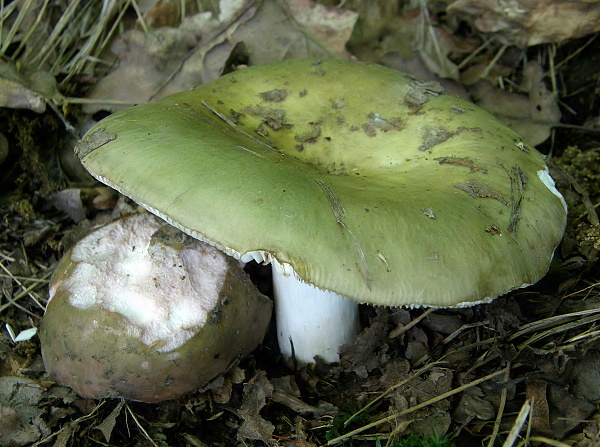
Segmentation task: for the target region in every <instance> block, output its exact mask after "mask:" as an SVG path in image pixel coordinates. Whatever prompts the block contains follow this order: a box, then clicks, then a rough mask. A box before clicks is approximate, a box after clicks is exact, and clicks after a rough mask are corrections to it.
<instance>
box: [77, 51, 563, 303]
mask: <svg viewBox="0 0 600 447" xmlns="http://www.w3.org/2000/svg"><path fill="white" fill-rule="evenodd" d="M76 152H77V154H78V156H79V157H80V159H81V161H82V162H83V164H84V166H85V167H86V168H87V169H88V170H89V171H90V172H91V173H92V174H93V175H94V176H95V177H96V178H98V179H99V180H101V181H102V182H104V183H107V184H108V185H110V186H112V187H114V188H115V189H117V190H118V191H120V192H122V193H123V194H125V195H127V196H129V197H131V198H132V199H133V200H135V201H136V202H138V203H140V204H141V205H143V206H144V207H146V208H147V209H148V210H150V211H152V212H154V213H156V214H158V215H160V216H162V217H163V218H165V219H166V220H167V221H169V222H170V223H172V224H174V225H176V226H177V227H179V228H180V229H183V230H184V231H186V232H187V233H189V234H191V235H192V236H194V237H197V238H199V239H202V240H205V241H207V242H209V243H211V244H213V245H215V246H216V247H218V248H220V249H222V250H224V251H225V252H226V253H228V254H230V255H233V256H236V257H237V258H240V259H242V260H248V259H252V258H253V259H257V260H258V261H270V260H271V258H272V257H274V258H276V259H277V260H278V261H279V262H280V263H282V264H283V265H284V267H287V268H288V271H291V269H293V271H294V272H295V274H296V275H297V276H298V277H299V278H300V279H301V280H303V281H305V282H308V283H311V284H314V285H315V286H316V287H319V288H322V289H326V290H331V291H334V292H336V293H338V294H340V295H344V296H346V297H349V298H352V299H355V300H357V301H360V302H364V303H371V304H378V305H412V306H421V305H427V306H436V307H446V306H456V305H469V304H475V303H477V302H481V301H485V300H490V299H492V298H495V297H496V296H498V295H501V294H504V293H506V292H509V291H510V290H512V289H515V288H518V287H523V286H526V285H529V284H532V283H535V282H536V281H538V280H539V279H540V278H541V277H542V276H543V275H544V274H545V273H546V271H547V269H548V266H549V263H550V261H551V259H552V255H553V252H554V249H555V247H556V246H557V244H558V243H559V242H560V240H561V238H562V235H563V231H564V227H565V222H566V206H565V204H564V200H563V198H562V196H561V195H560V193H558V191H557V190H556V189H555V187H554V183H553V182H552V179H551V178H550V176H549V174H548V171H547V168H546V165H545V162H544V158H543V156H542V155H541V154H540V153H539V152H538V151H536V150H535V149H534V148H533V147H531V146H530V145H528V144H527V143H526V142H525V141H523V139H522V138H521V137H520V136H519V135H517V134H516V133H515V132H513V131H512V130H510V129H509V128H507V127H506V126H505V125H503V124H501V123H500V122H499V121H498V120H496V119H495V118H494V117H493V116H492V115H490V114H489V113H487V112H485V111H484V110H482V109H480V108H479V107H477V106H475V105H473V104H471V103H469V102H467V101H464V100H461V99H459V98H457V97H454V96H451V95H448V94H445V93H443V92H442V88H441V87H440V86H439V84H437V83H429V82H422V81H419V80H417V79H414V78H412V77H410V76H408V75H405V74H402V73H399V72H397V71H394V70H390V69H387V68H384V67H381V66H377V65H371V64H363V63H353V62H348V61H342V60H321V61H316V60H290V61H283V62H277V63H273V64H267V65H262V66H255V67H251V68H247V69H243V70H239V71H237V72H234V73H231V74H229V75H225V76H223V77H221V78H219V79H217V80H216V81H214V82H211V83H209V84H206V85H203V86H200V87H198V88H196V89H194V90H191V91H188V92H183V93H178V94H175V95H172V96H170V97H166V98H164V99H161V100H160V101H157V102H155V103H152V104H145V105H140V106H137V107H134V108H132V109H128V110H125V111H122V112H119V113H115V114H114V115H111V116H109V117H108V118H106V119H104V120H103V121H101V122H100V123H98V124H96V125H95V126H94V128H92V129H91V130H90V131H89V132H88V133H87V135H86V136H85V137H84V138H83V140H82V141H81V142H80V143H79V144H78V146H77V148H76Z"/></svg>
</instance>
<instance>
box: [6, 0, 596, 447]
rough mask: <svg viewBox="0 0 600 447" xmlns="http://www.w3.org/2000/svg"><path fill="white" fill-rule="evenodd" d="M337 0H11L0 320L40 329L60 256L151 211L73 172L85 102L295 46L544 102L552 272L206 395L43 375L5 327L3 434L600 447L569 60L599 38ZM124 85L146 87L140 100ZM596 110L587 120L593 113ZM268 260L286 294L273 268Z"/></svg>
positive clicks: (592, 144) (592, 312)
mask: <svg viewBox="0 0 600 447" xmlns="http://www.w3.org/2000/svg"><path fill="white" fill-rule="evenodd" d="M322 3H323V4H319V3H314V2H311V1H308V0H302V1H300V0H298V1H292V0H289V1H263V2H253V1H243V0H237V1H220V2H217V1H213V2H191V1H185V2H180V1H163V2H153V1H149V2H141V1H140V2H135V1H123V0H111V1H109V0H104V1H102V2H71V4H70V5H69V4H68V2H67V3H64V4H62V3H60V4H57V5H58V6H57V8H58V9H57V11H59V12H60V13H62V15H61V14H58V15H56V14H50V13H49V2H47V1H44V0H39V1H37V0H26V1H14V2H7V3H6V4H4V3H3V8H2V9H0V17H1V18H2V27H1V28H0V29H1V34H0V36H1V38H2V40H1V41H0V49H1V51H2V54H3V55H4V58H3V60H2V65H1V66H2V67H4V68H3V70H4V71H0V87H1V88H0V100H2V101H3V102H1V103H0V105H1V107H2V109H0V113H2V117H3V120H2V121H1V122H0V133H1V134H2V135H3V136H4V139H5V140H6V145H5V146H7V147H8V150H6V151H5V153H4V155H3V157H2V158H1V159H0V186H1V188H0V191H1V192H0V209H2V214H1V216H0V217H1V220H0V221H1V222H2V224H1V226H0V291H1V296H0V298H1V300H2V301H0V318H1V320H2V321H1V322H2V323H3V324H2V328H5V325H8V327H10V328H12V330H13V332H14V333H15V334H19V333H22V332H25V331H28V330H31V329H35V327H37V325H38V324H39V321H40V318H41V316H42V315H43V310H44V307H45V302H46V296H47V290H46V289H47V282H48V279H49V277H50V275H51V274H52V271H53V268H54V265H55V264H56V261H57V259H58V258H59V257H60V255H61V254H62V253H64V251H65V250H66V249H68V248H69V247H70V246H71V245H72V244H73V243H74V242H75V241H77V240H78V239H79V238H81V237H82V236H83V235H85V234H86V233H87V232H89V231H90V229H91V228H94V227H97V226H99V225H102V224H104V223H106V222H108V221H110V220H111V219H114V218H116V217H118V216H119V215H123V214H126V213H130V212H132V211H134V210H135V209H136V208H137V206H136V205H135V204H132V203H130V202H128V201H127V200H125V199H123V198H119V197H117V196H115V195H113V194H112V193H110V192H109V191H108V189H107V188H104V187H99V186H97V184H95V183H94V182H93V181H91V180H90V179H89V178H88V177H85V176H83V177H78V176H77V175H71V174H69V173H68V172H69V171H67V170H66V169H63V167H64V166H66V164H65V163H63V161H62V160H61V159H59V158H57V157H55V156H53V155H54V154H53V153H52V152H51V151H50V152H49V148H48V142H49V141H52V145H53V146H56V147H59V146H60V145H62V144H65V145H67V147H70V148H72V142H71V143H70V144H71V145H70V146H69V143H67V141H69V139H68V137H66V136H65V137H62V138H61V137H59V135H60V133H61V132H60V129H61V128H64V127H65V124H68V125H70V126H72V128H71V129H70V130H71V131H72V130H73V129H75V128H77V127H79V126H82V123H84V122H85V120H86V118H85V117H86V115H85V113H92V112H96V111H100V110H114V109H116V108H119V107H122V106H123V105H124V104H125V103H139V102H145V101H148V100H152V99H156V98H158V97H159V96H162V95H165V94H167V93H170V92H172V91H176V90H178V89H185V88H191V87H193V86H194V85H196V84H198V83H201V82H206V81H208V80H209V79H214V78H215V77H217V76H218V75H219V74H220V73H223V72H226V71H230V70H232V69H235V68H236V67H237V66H238V65H240V66H243V65H244V64H248V63H251V64H256V63H262V62H267V61H272V60H280V59H283V58H292V57H344V58H348V57H350V56H351V55H355V56H356V55H358V56H359V58H360V59H362V60H371V61H375V62H379V63H383V64H386V65H389V66H392V67H395V68H397V67H400V66H401V67H403V69H411V70H413V69H416V70H417V71H416V72H413V73H415V74H416V75H417V76H420V77H424V78H426V79H428V80H430V81H439V80H440V76H442V77H445V78H450V81H448V80H442V82H443V83H444V85H445V86H446V88H450V89H453V91H454V89H456V91H459V92H461V94H466V91H467V90H466V89H465V88H464V86H463V85H461V84H459V83H457V80H466V79H467V75H468V76H469V80H470V81H469V82H468V84H469V85H475V84H476V83H479V82H487V83H488V84H489V85H491V88H490V89H489V90H490V91H489V92H488V93H483V94H481V95H480V96H481V97H480V101H481V102H482V104H483V103H485V102H488V103H491V104H493V105H496V103H498V102H500V100H499V99H498V98H499V96H498V94H499V92H500V93H506V94H507V95H506V101H505V100H504V99H502V101H505V102H506V105H507V107H509V108H510V106H511V105H512V107H513V110H516V111H519V112H520V113H522V112H523V111H526V113H525V115H517V116H516V117H514V116H513V119H515V118H516V121H518V122H520V124H524V130H521V132H523V133H526V132H531V134H528V135H540V136H538V137H537V140H539V142H540V143H542V141H544V140H547V137H548V136H549V135H553V139H552V140H551V141H550V143H548V142H546V143H543V145H542V148H545V149H546V151H547V152H550V151H552V152H553V154H554V157H553V159H552V160H551V163H552V165H553V168H552V169H553V176H554V178H555V179H556V180H557V184H558V186H559V188H560V190H561V192H563V194H564V195H565V197H566V200H567V202H568V203H569V227H568V230H567V234H566V236H565V241H564V242H563V244H562V245H561V247H560V248H559V250H557V255H556V261H555V263H554V266H553V268H552V270H551V272H550V273H549V275H548V277H547V278H546V279H545V280H543V281H542V282H540V283H538V284H537V285H535V286H533V287H530V288H527V289H523V290H519V291H515V292H513V293H511V294H509V295H508V296H505V297H501V298H499V299H498V300H496V301H495V302H493V303H490V304H487V305H482V306H477V307H475V308H470V309H455V310H436V309H429V310H426V311H423V310H419V309H412V310H408V309H391V310H390V309H387V310H386V309H379V308H364V309H363V310H362V314H363V315H362V317H363V320H364V321H365V322H368V324H367V325H366V327H365V329H364V331H363V332H362V333H361V334H360V335H359V336H358V337H357V339H356V340H355V341H354V342H353V343H352V344H350V345H348V346H345V347H344V348H343V350H342V353H341V361H340V363H339V364H336V365H325V364H322V363H320V362H318V363H317V364H316V365H314V366H313V367H309V368H306V367H305V368H290V367H289V365H286V364H285V362H283V361H282V359H281V358H280V357H279V356H278V354H277V348H276V345H275V343H274V334H273V333H271V334H269V335H268V336H267V338H266V339H265V342H264V343H263V346H262V347H261V348H259V349H258V350H257V351H256V352H255V353H254V354H253V356H251V357H250V358H248V359H245V360H243V361H242V362H241V363H240V364H239V365H238V366H236V367H234V368H232V369H231V370H230V371H229V372H228V373H226V374H225V375H223V376H221V377H218V378H216V379H215V380H213V381H212V382H211V383H209V384H207V385H206V386H205V387H204V388H203V389H202V390H199V391H198V392H197V393H193V394H191V395H189V396H186V397H184V398H182V399H181V400H179V401H168V402H164V403H161V404H156V405H149V404H141V403H136V402H123V401H119V400H101V401H98V402H96V401H92V400H88V399H82V398H80V397H79V396H77V395H75V394H74V393H73V392H72V391H71V390H69V389H67V388H64V387H61V386H58V385H56V384H54V383H52V382H51V381H50V380H49V378H48V377H47V376H46V375H45V371H44V368H43V363H42V361H41V357H40V353H39V343H38V341H37V338H36V337H33V338H31V339H29V340H25V341H19V342H16V341H15V340H13V339H11V335H10V333H9V332H8V331H7V330H6V329H4V330H2V332H0V371H1V374H0V415H1V417H0V445H8V446H13V445H14V446H22V445H48V444H53V445H57V446H63V445H64V446H67V445H92V444H103V445H124V443H135V444H140V445H148V444H150V445H155V446H157V445H161V446H162V445H192V446H207V445H210V446H213V445H222V446H229V445H265V444H268V445H298V444H311V445H323V444H329V445H338V444H342V443H346V444H347V445H365V446H368V445H383V444H384V443H385V445H394V443H395V442H397V440H398V439H400V438H401V437H402V436H405V435H409V434H414V433H422V434H427V435H428V434H429V433H435V435H436V436H444V435H446V436H448V437H449V438H450V439H452V440H453V441H454V442H456V444H457V445H488V446H492V445H496V444H498V445H500V444H503V445H506V446H511V445H525V443H527V442H530V443H534V442H537V443H538V445H578V446H586V447H587V446H596V445H600V419H599V417H598V414H599V411H598V410H599V404H600V395H598V392H597V390H598V389H600V376H599V374H598V365H599V364H600V357H599V354H598V352H600V350H599V346H600V344H599V343H600V341H599V339H600V330H599V329H598V322H599V320H600V313H599V312H598V309H599V308H600V282H599V275H598V273H599V272H598V267H597V263H596V261H597V257H598V251H599V250H600V228H599V223H598V216H597V214H596V211H597V208H598V203H599V200H600V190H599V189H598V184H599V183H598V179H599V177H600V166H599V165H598V147H600V145H599V144H598V138H597V133H593V132H592V133H590V132H589V130H590V129H591V126H593V123H594V122H595V121H596V120H597V119H598V116H600V111H599V108H600V107H599V104H598V103H599V101H598V99H597V98H598V91H600V79H598V78H593V77H591V78H589V79H590V80H589V81H588V83H584V84H577V89H578V91H575V90H570V89H569V82H571V80H570V78H569V77H568V72H564V71H560V70H559V68H560V67H575V66H577V63H579V65H581V66H583V65H586V64H589V63H590V60H593V57H590V56H589V54H594V53H593V51H592V49H593V48H596V49H597V45H598V44H597V42H595V41H594V39H593V36H592V38H589V39H588V38H583V39H581V40H580V41H571V42H572V43H570V42H569V41H566V43H565V42H562V43H559V42H558V40H555V41H553V43H550V44H547V45H546V46H539V47H533V48H528V49H524V48H523V47H522V42H526V43H527V44H528V43H530V42H533V41H539V40H543V39H548V36H547V34H544V33H541V34H540V35H539V36H536V35H535V33H536V32H539V27H538V28H536V27H534V28H531V29H528V30H527V33H529V34H527V35H518V34H515V31H518V28H514V29H513V30H512V31H511V32H510V33H508V34H505V36H513V37H511V38H513V39H514V38H515V37H514V36H517V40H514V41H513V40H506V39H508V38H507V37H505V36H503V35H502V34H498V35H494V32H491V31H490V33H488V34H484V33H483V32H482V31H483V29H482V28H480V29H477V27H479V24H477V23H476V24H475V25H474V26H475V28H470V29H469V28H468V26H467V25H468V24H469V21H468V20H467V22H466V23H467V25H465V23H460V25H459V23H458V22H456V21H455V19H454V17H453V16H450V15H446V13H445V11H444V10H443V9H439V5H433V4H428V3H427V2H424V1H419V2H405V3H402V2H400V3H402V4H400V3H399V4H397V5H396V4H394V5H392V3H394V2H384V1H383V0H381V1H373V2H361V1H359V0H356V1H348V2H343V3H344V4H343V5H342V6H341V7H336V6H331V5H329V4H328V3H327V2H322ZM457 3H458V4H460V3H461V2H457ZM462 3H464V2H462ZM202 4H204V5H207V4H210V5H209V8H208V9H206V10H204V9H203V6H202ZM456 7H457V6H455V8H456ZM590 7H591V8H595V7H596V6H595V3H592V4H591V6H590ZM455 11H456V9H455ZM54 12H56V11H54ZM90 18H95V19H96V20H89V19H90ZM533 18H535V16H534V17H533ZM486 19H487V20H488V21H489V20H490V19H489V16H486ZM75 21H77V23H78V24H79V26H77V27H74V26H69V24H71V25H72V24H73V23H74V22H75ZM499 23H500V22H499ZM165 25H166V26H167V28H165ZM584 28H585V27H584ZM265 29H268V30H269V32H268V33H266V34H265V33H263V32H261V30H265ZM567 29H568V27H565V28H564V29H563V31H564V30H567ZM28 30H31V32H28ZM465 30H467V31H465ZM33 31H35V32H33ZM400 36H404V37H405V39H400V38H399V37H400ZM406 37H407V38H406ZM559 37H560V39H561V40H562V39H563V36H559ZM573 37H577V36H576V35H568V36H567V38H573ZM240 43H243V45H240ZM513 44H517V46H513ZM167 50H168V51H167ZM590 51H591V53H590ZM166 52H168V53H169V54H168V55H165V53H166ZM526 52H527V55H528V59H529V60H526V58H525V56H524V55H525V53H526ZM586 55H587V56H586ZM532 60H535V62H531V61H532ZM583 61H585V64H584V63H583ZM528 67H534V68H533V69H532V68H528ZM596 67H597V66H596ZM423 73H425V76H423ZM580 78H581V77H580ZM109 81H110V82H109ZM11 83H12V84H11ZM103 84H105V85H107V86H108V88H107V89H106V90H105V91H103V92H102V93H98V92H99V91H100V90H99V89H100V87H101V86H102V85H103ZM119 84H121V86H123V85H125V86H128V87H129V89H130V90H132V91H133V93H134V94H133V95H131V97H128V96H127V97H125V96H123V95H122V90H119V89H118V87H119ZM138 85H139V87H136V88H131V87H132V86H138ZM448 86H450V87H448ZM470 88H472V87H470ZM86 91H87V92H88V93H87V97H86V98H82V95H83V93H84V92H86ZM11 95H12V96H11ZM486 95H487V96H486ZM516 95H518V96H516ZM6 98H14V99H10V100H6ZM559 98H560V102H559ZM11 101H12V102H11ZM77 104H80V105H81V104H84V105H85V107H84V112H82V111H80V110H78V106H77ZM515 104H517V106H516V107H515V106H514V105H515ZM570 104H572V105H570ZM582 104H585V108H581V107H578V108H577V109H578V111H579V112H580V113H581V114H582V115H583V116H581V117H579V116H577V115H576V114H575V113H573V112H574V111H575V109H573V105H574V106H581V105H582ZM44 106H45V107H44ZM48 106H50V107H48ZM46 108H49V109H50V111H46V110H45V109H46ZM559 108H560V113H559V112H558V110H559ZM22 109H28V111H23V110H22ZM7 110H11V112H10V113H8V112H7ZM511 113H513V112H510V113H507V115H509V116H510V114H511ZM501 114H502V113H501ZM580 118H581V119H580ZM560 120H562V122H560V123H559V121H560ZM11 122H12V125H8V124H7V123H11ZM590 123H592V124H590ZM536 125H541V130H539V129H538V130H536V129H535V126H536ZM51 135H52V137H50V136H51ZM532 138H534V137H532ZM544 145H546V146H544ZM249 269H252V272H251V273H252V276H253V278H254V280H255V282H256V283H257V284H258V285H259V287H261V288H262V289H263V290H265V291H266V292H267V293H268V290H269V287H270V286H269V281H268V278H269V273H268V271H265V270H264V269H261V268H260V266H254V267H252V266H249Z"/></svg>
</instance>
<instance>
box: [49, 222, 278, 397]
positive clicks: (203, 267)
mask: <svg viewBox="0 0 600 447" xmlns="http://www.w3.org/2000/svg"><path fill="white" fill-rule="evenodd" d="M238 264H239V263H238V262H237V261H234V260H233V259H232V258H230V257H229V256H226V255H225V254H224V253H222V252H221V251H219V250H217V249H216V248H214V247H212V246H210V245H208V244H205V243H203V242H200V241H198V240H196V239H192V238H190V237H189V236H187V235H185V234H184V233H181V232H180V231H179V230H176V229H175V228H173V227H172V226H170V225H167V224H166V223H165V222H164V221H161V220H160V219H159V218H157V217H155V216H154V215H152V214H149V213H144V214H138V215H133V216H130V217H126V218H123V219H120V220H118V221H115V222H113V223H111V224H109V225H107V226H105V227H103V228H101V229H99V230H96V231H95V232H93V233H91V234H90V235H88V236H86V237H85V238H84V239H82V240H81V241H79V242H78V243H77V244H76V245H75V246H74V247H73V248H72V249H71V250H70V251H69V252H68V253H67V254H66V255H65V256H64V257H63V258H62V259H61V261H60V262H59V264H58V266H57V269H56V271H55V274H54V276H53V278H52V281H51V284H50V299H49V303H48V307H47V310H46V313H45V315H44V318H43V320H42V324H41V328H40V340H41V345H42V355H43V359H44V364H45V366H46V369H47V370H48V372H49V373H50V375H51V376H52V377H53V378H54V380H56V381H57V382H58V383H60V384H61V385H66V386H69V387H71V388H73V389H74V390H75V391H76V392H77V393H78V394H80V395H82V396H84V397H87V398H101V397H122V398H126V399H131V400H138V401H143V402H158V401H161V400H165V399H172V398H177V397H179V396H181V395H182V394H184V393H186V392H189V391H193V390H194V389H196V388H198V387H200V386H202V385H204V384H205V383H207V382H208V381H209V380H211V379H213V378H214V377H216V376H217V375H219V374H221V373H223V372H225V371H226V370H227V369H228V368H229V367H230V366H231V365H232V364H234V363H235V362H236V361H237V360H238V359H239V358H241V357H244V356H246V355H248V354H249V353H250V352H251V351H253V350H254V349H255V348H256V346H258V345H259V343H260V342H261V341H262V338H263V337H264V334H265V332H266V329H267V326H268V324H269V320H270V317H271V308H272V303H271V300H269V299H268V298H267V297H265V296H264V295H261V294H260V293H259V292H258V290H257V289H256V287H254V285H253V284H252V282H251V281H250V279H249V277H248V276H247V275H246V273H245V272H244V271H243V270H242V269H241V267H240V266H239V265H238Z"/></svg>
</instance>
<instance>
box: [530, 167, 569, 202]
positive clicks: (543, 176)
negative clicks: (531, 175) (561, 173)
mask: <svg viewBox="0 0 600 447" xmlns="http://www.w3.org/2000/svg"><path fill="white" fill-rule="evenodd" d="M537 175H538V177H539V179H540V180H541V181H542V183H543V184H544V185H546V188H548V189H549V190H550V192H551V193H552V194H554V195H555V196H556V197H558V198H559V199H560V201H561V202H562V204H563V206H564V207H565V211H567V202H565V198H564V197H563V196H562V194H561V193H560V192H559V191H558V189H556V185H555V184H554V179H553V178H552V177H551V176H550V172H549V171H548V168H546V169H540V170H539V171H538V172H537Z"/></svg>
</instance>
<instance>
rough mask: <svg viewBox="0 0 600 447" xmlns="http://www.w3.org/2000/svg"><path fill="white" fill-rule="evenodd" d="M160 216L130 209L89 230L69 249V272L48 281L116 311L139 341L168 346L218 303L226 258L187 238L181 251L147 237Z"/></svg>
mask: <svg viewBox="0 0 600 447" xmlns="http://www.w3.org/2000/svg"><path fill="white" fill-rule="evenodd" d="M164 224H165V223H164V222H163V221H161V220H160V219H158V218H156V217H155V216H153V215H151V214H142V215H138V216H132V217H129V218H126V219H122V220H119V221H117V222H114V223H112V224H110V225H107V226H106V227H103V228H101V229H99V230H97V231H96V232H94V233H92V234H90V235H89V236H87V237H86V238H84V239H83V240H81V241H80V242H79V243H78V244H77V245H76V246H75V247H74V248H73V251H72V254H71V259H72V260H73V261H74V262H76V263H77V266H76V268H75V270H74V272H73V273H72V275H71V276H70V277H69V278H68V279H66V280H63V281H61V282H59V283H57V284H56V285H55V286H54V287H52V290H51V295H53V294H54V293H55V292H56V289H57V288H65V289H68V291H69V293H70V303H71V305H73V306H74V307H77V308H80V309H87V308H90V307H92V306H100V307H101V308H102V309H105V310H107V311H110V312H118V313H120V314H121V315H123V316H124V317H125V318H127V320H128V321H129V322H131V324H132V325H133V326H132V327H130V328H128V333H129V334H130V335H135V334H139V337H140V339H141V341H142V342H143V343H145V344H146V345H152V344H154V343H156V346H157V350H158V351H160V352H168V351H172V350H173V349H176V348H178V347H179V346H181V345H182V344H184V343H185V342H186V341H187V340H189V339H190V338H192V337H193V336H194V335H195V334H196V333H197V332H198V330H199V329H200V328H201V327H202V326H203V325H204V323H205V322H206V319H207V317H208V314H209V313H210V311H211V310H212V309H213V308H214V306H215V305H216V304H217V302H218V298H219V293H220V291H221V289H222V286H223V282H224V280H225V275H226V273H227V269H228V264H227V261H226V258H225V256H224V255H223V254H222V253H220V252H219V251H218V250H217V249H215V248H214V247H211V246H208V245H206V244H202V243H201V242H196V241H194V242H193V243H191V244H190V245H186V246H185V247H184V248H183V249H181V250H176V249H175V248H173V247H169V246H167V245H164V244H161V243H153V244H151V243H150V238H151V236H152V234H154V232H155V231H156V230H157V229H158V228H160V227H161V226H162V225H164Z"/></svg>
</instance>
